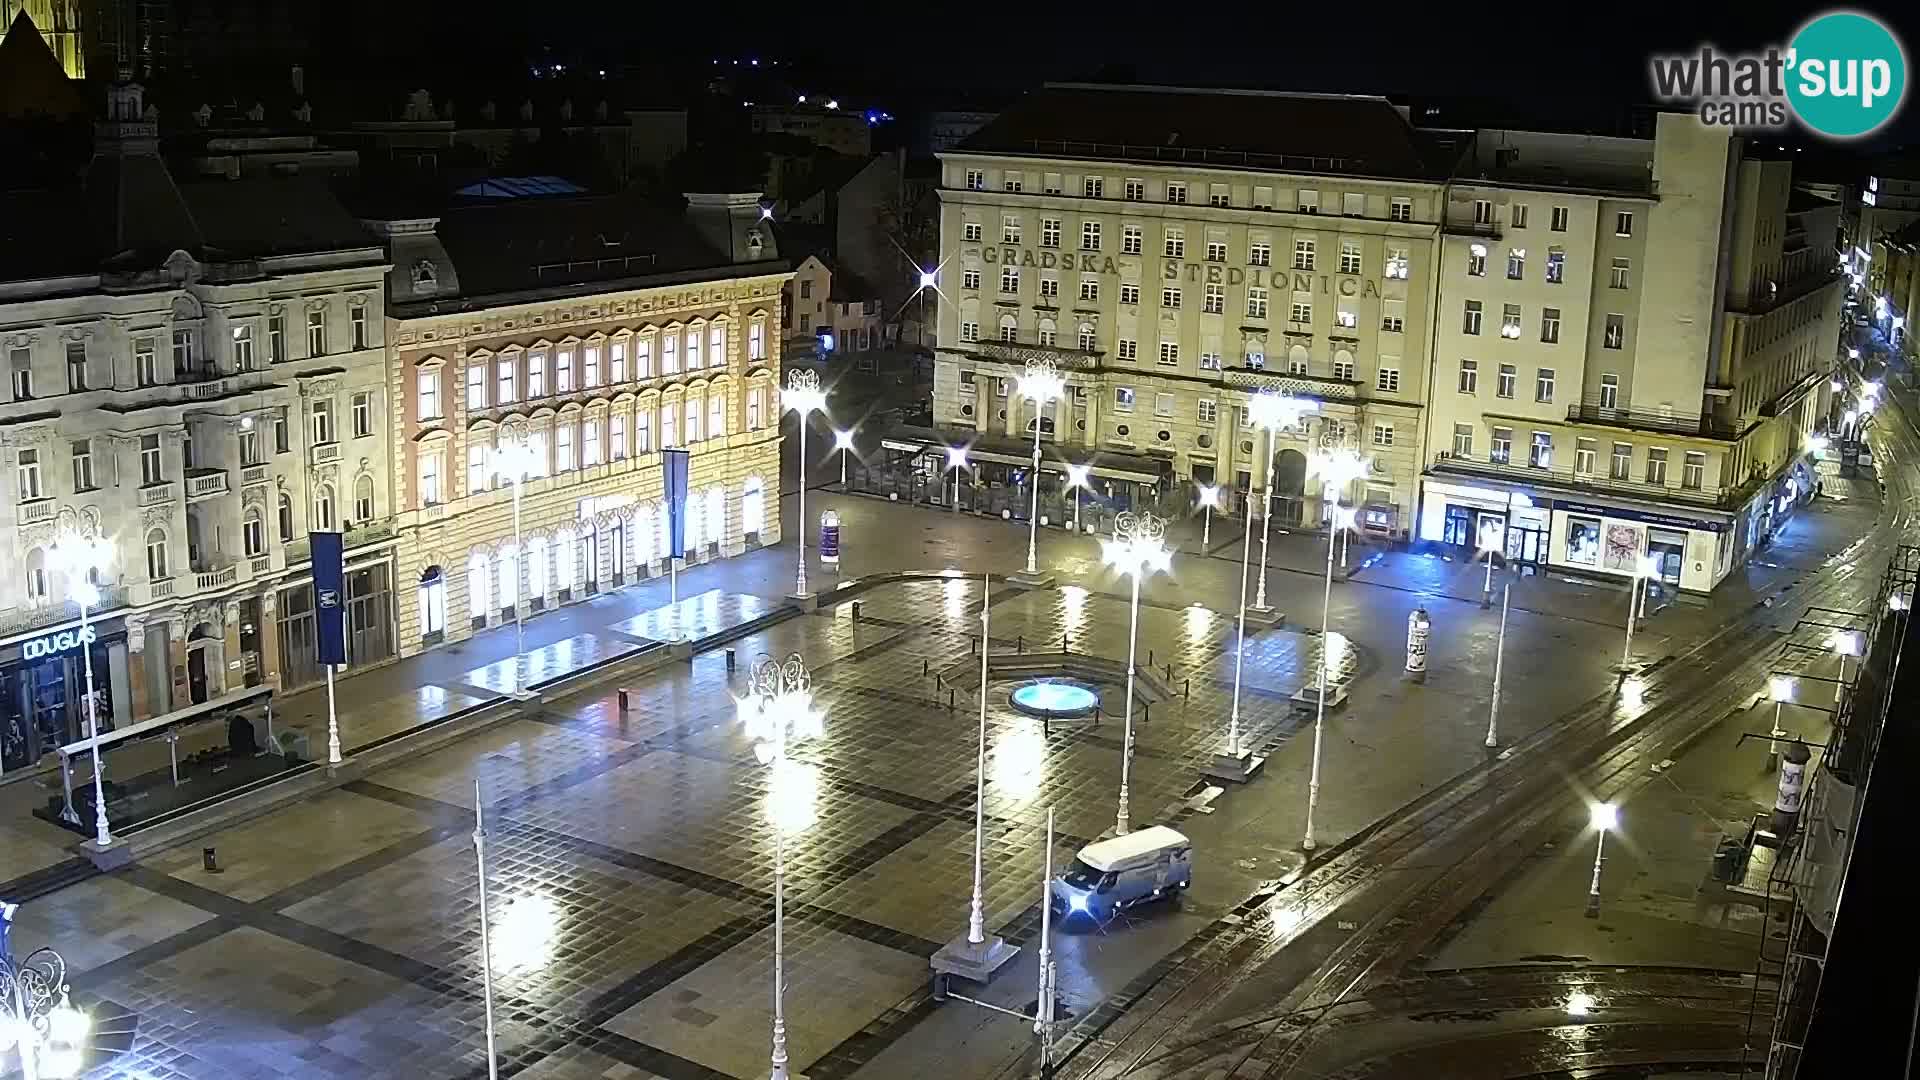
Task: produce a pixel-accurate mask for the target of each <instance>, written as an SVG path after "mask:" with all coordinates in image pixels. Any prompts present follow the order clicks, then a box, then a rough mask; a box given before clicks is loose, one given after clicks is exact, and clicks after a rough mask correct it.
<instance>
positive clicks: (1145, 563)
mask: <svg viewBox="0 0 1920 1080" xmlns="http://www.w3.org/2000/svg"><path fill="white" fill-rule="evenodd" d="M1166 537H1167V523H1166V522H1165V521H1162V520H1161V519H1160V518H1157V517H1154V516H1153V515H1152V514H1149V513H1147V512H1146V511H1144V510H1143V511H1140V512H1137V513H1136V512H1134V511H1131V510H1129V511H1127V512H1126V513H1124V514H1121V515H1120V516H1119V517H1118V518H1116V519H1115V520H1114V523H1113V539H1111V540H1104V541H1101V544H1100V554H1101V558H1102V559H1104V560H1105V561H1106V563H1107V565H1108V566H1111V567H1114V568H1116V569H1118V570H1119V571H1120V572H1122V573H1124V574H1126V575H1127V576H1128V577H1131V578H1132V579H1133V601H1132V603H1131V605H1130V606H1129V607H1128V609H1127V714H1126V715H1127V727H1126V734H1125V737H1124V738H1123V739H1122V741H1121V751H1120V811H1119V813H1118V814H1117V815H1115V817H1114V832H1115V834H1116V835H1124V834H1126V833H1127V832H1130V831H1131V830H1130V829H1129V828H1128V827H1127V779H1128V776H1129V773H1130V770H1131V767H1132V764H1133V660H1134V652H1135V647H1136V646H1137V645H1138V644H1139V638H1140V579H1141V578H1142V577H1144V576H1146V575H1147V574H1150V573H1152V572H1153V571H1155V570H1166V569H1167V568H1168V567H1169V566H1170V565H1172V558H1171V556H1170V555H1169V553H1168V551H1167V544H1166Z"/></svg>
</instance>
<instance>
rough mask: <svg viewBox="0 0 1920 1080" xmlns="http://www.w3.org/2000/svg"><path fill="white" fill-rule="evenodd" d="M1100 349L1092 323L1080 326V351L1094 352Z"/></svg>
mask: <svg viewBox="0 0 1920 1080" xmlns="http://www.w3.org/2000/svg"><path fill="white" fill-rule="evenodd" d="M1099 347H1100V342H1099V339H1098V338H1097V337H1096V336H1095V335H1094V332H1093V324H1092V323H1081V324H1080V351H1081V352H1092V351H1094V350H1095V349H1097V348H1099Z"/></svg>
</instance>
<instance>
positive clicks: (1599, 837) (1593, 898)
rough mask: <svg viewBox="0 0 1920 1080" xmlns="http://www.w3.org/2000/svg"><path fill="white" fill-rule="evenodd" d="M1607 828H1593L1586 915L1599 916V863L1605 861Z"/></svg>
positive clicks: (1589, 916) (1590, 916)
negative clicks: (1591, 876) (1591, 861)
mask: <svg viewBox="0 0 1920 1080" xmlns="http://www.w3.org/2000/svg"><path fill="white" fill-rule="evenodd" d="M1606 847H1607V830H1605V829H1597V830H1595V836H1594V843H1593V884H1592V885H1590V886H1588V887H1587V917H1588V918H1598V917H1599V916H1600V864H1601V863H1603V862H1605V861H1606V856H1605V855H1604V854H1603V852H1605V851H1606Z"/></svg>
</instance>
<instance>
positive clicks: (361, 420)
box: [349, 390, 373, 439]
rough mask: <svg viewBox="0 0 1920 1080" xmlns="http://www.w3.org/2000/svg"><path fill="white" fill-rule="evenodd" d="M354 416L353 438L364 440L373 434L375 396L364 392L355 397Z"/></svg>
mask: <svg viewBox="0 0 1920 1080" xmlns="http://www.w3.org/2000/svg"><path fill="white" fill-rule="evenodd" d="M349 412H351V414H352V416H353V437H354V438H356V439H362V438H365V437H367V436H368V435H371V434H373V394H372V392H371V391H367V390H362V391H360V392H359V393H357V394H355V395H353V400H352V403H351V408H350V409H349Z"/></svg>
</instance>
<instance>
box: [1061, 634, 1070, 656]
mask: <svg viewBox="0 0 1920 1080" xmlns="http://www.w3.org/2000/svg"><path fill="white" fill-rule="evenodd" d="M1060 651H1061V652H1063V653H1069V652H1072V651H1073V650H1072V649H1070V648H1068V647H1067V635H1065V634H1061V635H1060Z"/></svg>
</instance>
